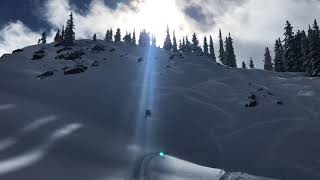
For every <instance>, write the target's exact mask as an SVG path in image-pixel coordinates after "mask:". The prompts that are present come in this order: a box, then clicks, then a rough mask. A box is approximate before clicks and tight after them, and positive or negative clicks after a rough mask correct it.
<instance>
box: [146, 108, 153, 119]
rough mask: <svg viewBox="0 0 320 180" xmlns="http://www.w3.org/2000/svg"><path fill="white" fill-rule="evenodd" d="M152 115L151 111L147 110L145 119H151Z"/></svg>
mask: <svg viewBox="0 0 320 180" xmlns="http://www.w3.org/2000/svg"><path fill="white" fill-rule="evenodd" d="M151 115H152V113H151V110H150V109H147V110H146V116H145V117H150V116H151Z"/></svg>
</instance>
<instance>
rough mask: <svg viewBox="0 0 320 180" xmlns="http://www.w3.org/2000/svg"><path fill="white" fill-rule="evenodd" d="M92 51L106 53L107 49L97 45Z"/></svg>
mask: <svg viewBox="0 0 320 180" xmlns="http://www.w3.org/2000/svg"><path fill="white" fill-rule="evenodd" d="M91 50H92V51H105V50H106V49H105V47H104V46H102V45H95V46H94V47H93V48H91Z"/></svg>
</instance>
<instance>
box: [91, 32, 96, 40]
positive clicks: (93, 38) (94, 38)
mask: <svg viewBox="0 0 320 180" xmlns="http://www.w3.org/2000/svg"><path fill="white" fill-rule="evenodd" d="M92 40H93V41H97V34H96V33H94V35H93V37H92Z"/></svg>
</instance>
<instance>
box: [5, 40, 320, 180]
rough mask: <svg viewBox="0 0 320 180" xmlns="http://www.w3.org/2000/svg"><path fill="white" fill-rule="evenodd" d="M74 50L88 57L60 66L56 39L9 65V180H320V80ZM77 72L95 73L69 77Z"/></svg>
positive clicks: (138, 53)
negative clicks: (252, 101)
mask: <svg viewBox="0 0 320 180" xmlns="http://www.w3.org/2000/svg"><path fill="white" fill-rule="evenodd" d="M96 44H98V45H100V46H104V48H105V51H92V48H93V47H94V46H95V45H96ZM72 48H73V49H72V50H68V51H64V52H61V53H59V54H64V53H66V52H72V51H74V50H80V49H82V50H83V51H84V52H85V55H83V56H82V58H81V59H78V60H74V61H67V60H58V59H55V58H54V57H56V56H57V55H58V54H57V50H59V49H62V47H54V44H48V45H36V46H30V47H26V48H24V50H23V51H22V52H18V53H15V54H12V55H11V54H7V55H4V56H3V57H2V58H1V59H0V179H6V180H18V179H19V180H20V179H35V180H37V179H39V180H40V179H41V180H44V179H45V180H56V179H59V180H73V179H74V180H104V179H148V178H149V179H170V180H171V179H219V178H220V180H224V179H226V180H233V179H256V180H259V179H264V178H260V177H258V176H261V177H262V176H264V177H271V178H275V179H290V180H291V179H319V178H320V154H319V152H320V144H319V143H317V142H318V141H317V140H318V137H319V135H320V122H319V120H320V106H319V105H320V96H319V93H320V84H319V79H317V78H307V77H303V75H302V74H297V73H276V72H268V71H263V70H245V69H232V68H227V67H224V66H222V65H219V64H217V63H214V62H212V61H210V60H209V59H208V58H206V57H201V56H195V55H191V54H181V55H180V53H172V52H168V51H165V50H163V49H158V48H150V49H146V48H141V47H132V46H129V45H126V44H123V43H119V44H114V43H109V42H105V41H96V42H93V41H91V40H79V41H76V45H75V46H74V47H72ZM40 49H44V51H45V57H44V58H43V59H40V60H31V59H32V56H33V54H34V52H35V51H38V50H40ZM172 54H174V57H173V58H172ZM170 57H171V58H170ZM139 58H140V60H141V59H143V61H141V62H138V59H139ZM95 61H97V62H99V63H98V64H99V66H91V65H92V64H93V63H94V62H95ZM76 65H85V66H87V67H88V70H87V71H85V72H84V73H81V74H74V75H64V73H63V70H62V69H63V68H67V69H70V68H72V67H74V66H76ZM47 71H51V72H53V73H54V74H53V76H50V77H45V78H43V79H40V78H37V76H38V75H40V74H42V73H45V72H47ZM251 95H255V98H256V100H257V102H258V105H257V106H255V107H245V105H246V104H249V103H250V99H248V97H249V96H251ZM146 110H150V111H151V113H152V115H151V116H150V117H146V116H145V114H146ZM159 151H165V152H167V153H168V154H169V155H167V156H165V158H162V159H161V157H158V156H157V155H153V153H155V154H156V153H157V152H159ZM149 156H151V157H152V158H151V160H150V157H149ZM153 157H154V158H153ZM190 162H192V163H190ZM193 163H195V164H193ZM196 164H198V165H196ZM208 167H215V168H217V169H211V168H208ZM220 169H224V170H220ZM225 172H246V173H249V174H254V175H257V176H250V175H248V174H245V173H225Z"/></svg>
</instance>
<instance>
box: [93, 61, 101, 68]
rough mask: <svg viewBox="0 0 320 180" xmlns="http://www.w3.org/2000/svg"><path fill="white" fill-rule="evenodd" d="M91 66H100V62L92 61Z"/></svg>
mask: <svg viewBox="0 0 320 180" xmlns="http://www.w3.org/2000/svg"><path fill="white" fill-rule="evenodd" d="M91 66H93V67H97V66H100V63H99V61H94V62H93V63H92V64H91Z"/></svg>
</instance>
